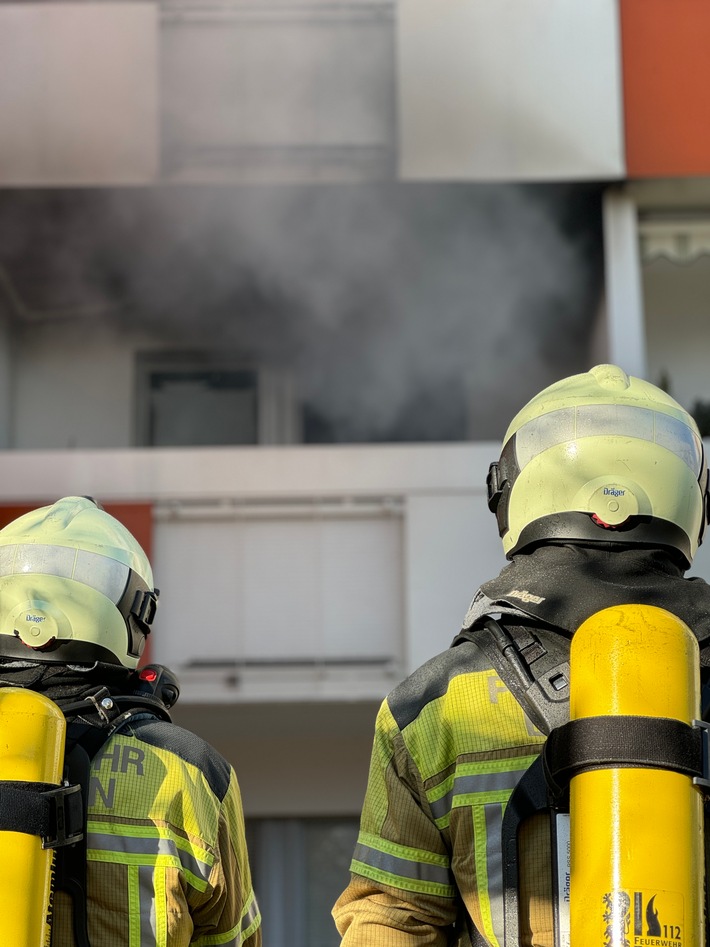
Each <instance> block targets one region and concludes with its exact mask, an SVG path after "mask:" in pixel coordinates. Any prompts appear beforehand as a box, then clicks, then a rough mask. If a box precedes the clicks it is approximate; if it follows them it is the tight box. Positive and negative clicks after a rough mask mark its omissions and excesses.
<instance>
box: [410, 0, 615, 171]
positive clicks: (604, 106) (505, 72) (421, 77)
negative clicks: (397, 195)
mask: <svg viewBox="0 0 710 947" xmlns="http://www.w3.org/2000/svg"><path fill="white" fill-rule="evenodd" d="M617 6H618V4H617V0H597V2H595V3H569V2H568V0H504V2H501V0H458V2H456V3H444V4H442V3H431V0H403V2H401V3H400V4H399V5H398V27H397V45H398V51H399V59H398V68H399V75H398V95H399V118H400V126H399V127H400V133H401V137H400V169H401V176H402V177H403V178H407V179H435V180H442V179H443V180H447V179H459V180H469V181H470V180H537V179H540V180H560V179H575V180H580V179H589V178H591V179H604V178H617V177H620V176H623V170H624V157H623V144H622V120H621V92H620V89H621V75H620V63H619V52H618V48H619V38H618V22H617V20H618V10H617Z"/></svg>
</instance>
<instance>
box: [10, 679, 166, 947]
mask: <svg viewBox="0 0 710 947" xmlns="http://www.w3.org/2000/svg"><path fill="white" fill-rule="evenodd" d="M125 691H126V692H125V693H121V694H115V693H113V692H112V690H111V689H109V688H108V687H106V686H97V687H95V688H93V689H91V691H90V692H89V693H88V694H85V695H84V696H82V697H81V698H79V699H76V700H69V701H66V700H57V704H58V705H59V707H60V709H61V710H62V712H63V713H64V715H65V717H66V720H67V732H66V744H65V754H64V778H63V784H62V785H61V786H59V787H57V786H54V785H51V784H46V783H33V782H22V781H10V780H3V781H0V830H2V831H11V832H25V833H28V834H30V835H38V836H40V837H41V839H42V848H45V849H46V848H52V849H55V850H56V854H57V859H56V865H55V888H56V890H60V891H64V892H65V893H66V894H68V895H69V897H70V898H71V900H72V905H73V911H72V914H73V927H74V938H75V941H76V944H77V947H91V944H90V941H89V935H88V926H87V914H86V859H87V850H86V849H87V844H86V822H87V812H88V788H89V779H90V773H91V762H92V760H93V759H94V757H95V756H96V755H97V754H98V753H99V751H100V750H101V748H102V746H103V745H104V744H105V743H106V742H107V741H108V740H109V739H110V738H111V737H112V736H113V735H114V734H116V733H118V732H120V731H121V730H122V729H123V728H124V727H126V726H127V725H128V724H129V723H131V722H133V721H136V720H138V719H145V718H154V719H157V720H167V721H170V720H171V717H170V708H171V707H172V706H173V705H174V704H175V702H176V701H177V699H178V697H179V695H180V687H179V683H178V680H177V678H176V677H175V675H174V674H173V673H172V671H170V670H169V669H168V668H166V667H164V666H163V665H160V664H148V665H144V666H143V667H140V668H137V669H136V670H135V671H133V672H132V673H131V674H130V676H129V677H128V681H127V684H126V687H125Z"/></svg>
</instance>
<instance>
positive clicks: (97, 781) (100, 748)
mask: <svg viewBox="0 0 710 947" xmlns="http://www.w3.org/2000/svg"><path fill="white" fill-rule="evenodd" d="M157 601H158V592H157V590H156V589H154V587H153V576H152V570H151V566H150V563H149V562H148V559H147V557H146V555H145V553H144V551H143V549H142V548H141V547H140V545H139V544H138V542H137V541H136V540H135V538H134V537H133V535H132V534H131V533H130V532H129V531H128V530H127V529H125V527H124V526H123V525H122V524H121V523H119V522H118V520H116V519H115V518H114V517H112V516H110V515H109V514H108V513H106V512H105V511H104V510H103V509H102V508H101V507H100V506H99V505H98V504H97V503H95V502H94V501H93V500H92V499H91V498H87V497H65V498H63V499H61V500H59V501H58V502H56V503H54V504H53V505H51V506H47V507H43V508H41V509H37V510H34V511H33V512H30V513H27V514H25V515H23V516H20V517H19V518H18V519H16V520H15V521H14V522H12V523H10V524H9V525H8V526H6V527H5V528H4V529H2V530H0V713H2V708H3V707H5V706H9V707H10V708H11V709H12V710H13V712H14V711H15V710H16V702H13V700H10V701H9V702H8V703H7V704H4V703H3V698H4V697H6V696H7V697H13V698H16V697H18V696H19V697H22V695H23V694H25V695H27V696H28V697H29V698H30V700H31V699H32V695H33V694H34V695H35V696H36V695H40V696H41V697H42V698H48V699H49V700H48V701H47V700H45V704H48V705H49V706H50V707H51V706H52V705H56V707H58V708H59V711H60V714H59V715H60V717H62V716H63V717H64V718H65V720H66V741H65V746H64V761H65V770H64V777H65V782H66V783H67V784H68V785H74V786H75V788H76V787H77V786H78V787H79V789H78V790H77V792H76V793H74V794H73V795H72V797H71V800H70V799H69V797H68V800H67V802H66V804H65V805H66V809H63V810H62V813H63V815H62V818H61V819H57V818H56V817H55V818H54V821H53V825H54V828H53V829H52V830H49V829H44V828H41V827H40V828H35V830H34V831H36V832H37V834H39V835H41V836H42V838H43V839H44V840H45V842H46V841H47V839H46V838H45V832H47V833H48V834H49V835H53V836H56V837H54V838H53V839H52V841H51V843H50V847H51V846H56V847H55V852H56V865H55V871H54V891H53V895H52V898H51V900H50V904H49V910H48V911H47V913H48V915H51V918H50V919H51V944H52V947H120V945H126V947H129V945H130V947H188V945H194V947H197V945H203V947H207V945H209V947H216V945H225V947H226V945H229V947H260V944H261V926H260V915H259V910H258V906H257V903H256V900H255V897H254V892H253V890H252V882H251V874H250V867H249V862H248V857H247V849H246V843H245V836H244V818H243V812H242V804H241V796H240V791H239V786H238V783H237V778H236V775H235V773H234V770H233V769H232V767H231V766H230V764H229V763H228V762H226V760H224V759H223V758H222V757H221V756H220V755H219V754H218V753H217V752H216V751H215V750H214V749H213V748H212V747H211V746H210V745H209V744H207V743H205V741H203V740H202V739H201V738H199V737H197V736H196V735H194V734H192V733H190V732H189V731H186V730H184V729H182V728H180V727H178V726H176V725H174V724H173V723H172V722H171V721H170V713H169V709H170V707H171V706H172V704H173V703H174V702H175V700H176V699H177V697H178V693H179V687H178V683H177V680H176V679H175V677H174V676H173V675H172V674H171V673H170V672H169V671H168V670H167V669H166V668H163V667H161V666H159V665H146V666H144V667H141V668H139V667H138V663H139V658H140V656H141V653H142V651H143V648H144V644H145V641H146V636H147V635H148V633H149V632H150V626H151V623H152V621H153V617H154V615H155V610H156V606H157ZM50 702H51V703H50ZM20 704H22V706H21V707H20V710H19V713H20V714H22V713H25V712H26V706H27V705H26V702H24V703H23V702H22V701H20ZM62 725H63V721H62ZM5 726H6V731H8V732H9V731H10V730H12V728H13V724H12V721H10V723H9V724H5ZM6 731H4V732H6ZM14 732H15V731H13V733H14ZM18 740H19V738H18ZM18 740H15V742H18ZM3 743H4V744H6V747H7V743H6V740H5V738H3ZM0 757H1V754H0ZM0 778H1V779H2V780H4V781H7V780H12V778H13V777H12V775H11V774H9V773H8V772H7V766H5V765H3V767H2V770H0ZM14 778H15V779H27V777H26V776H24V775H19V776H15V777H14ZM55 781H56V780H55ZM17 786H18V784H17V783H8V782H3V781H0V823H1V824H0V829H2V830H6V831H0V852H6V851H7V849H6V848H5V849H4V848H3V847H2V846H3V844H4V843H3V839H4V838H5V839H7V838H9V839H12V837H13V831H12V830H13V828H14V827H15V825H14V824H13V819H15V818H17V819H20V818H23V817H24V816H23V811H24V810H25V809H26V810H27V812H28V813H30V815H29V816H28V818H30V816H31V814H32V811H33V807H34V806H36V804H37V803H38V801H43V800H42V798H41V794H40V795H39V796H37V797H33V795H32V793H31V792H30V793H28V794H27V796H26V799H27V801H26V803H24V802H20V803H17V798H18V797H16V796H15V797H13V796H10V797H9V799H10V804H9V803H8V797H7V796H6V794H7V793H8V792H10V793H11V792H12V791H13V790H16V789H17ZM23 788H25V787H23V786H20V789H23ZM23 798H25V797H23ZM74 799H83V803H82V804H80V805H79V808H78V810H76V811H74V814H72V811H73V810H72V805H73V800H74ZM38 811H39V810H38ZM37 819H39V816H37ZM30 821H31V820H30ZM50 821H51V820H50ZM20 831H22V832H32V831H33V829H32V828H27V827H25V828H22V829H20ZM14 834H15V837H17V838H21V837H22V836H20V835H19V834H18V833H14ZM8 844H9V843H8ZM32 897H34V893H33V892H30V891H28V892H26V898H27V899H28V900H30V899H32ZM40 907H41V906H40ZM6 922H10V923H11V922H12V919H7V918H6V920H5V921H0V932H2V931H4V930H5V928H3V927H2V924H3V923H6ZM23 942H24V941H23ZM8 943H9V941H8ZM27 943H29V941H27ZM46 943H48V941H47V942H46Z"/></svg>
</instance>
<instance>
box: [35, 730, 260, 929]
mask: <svg viewBox="0 0 710 947" xmlns="http://www.w3.org/2000/svg"><path fill="white" fill-rule="evenodd" d="M87 842H88V852H87V859H88V864H87V916H88V928H89V938H90V940H91V945H92V947H188V945H191V947H207V945H209V947H217V945H225V947H259V945H260V944H261V929H260V915H259V910H258V907H257V904H256V901H255V898H254V892H253V890H252V884H251V875H250V870H249V863H248V859H247V851H246V843H245V839H244V817H243V812H242V804H241V796H240V792H239V786H238V784H237V779H236V776H235V773H234V770H233V769H232V768H231V767H230V766H229V764H228V763H227V762H226V761H225V760H224V759H223V758H222V757H221V756H220V755H219V754H218V753H217V752H216V751H215V750H214V749H213V748H212V747H211V746H209V745H208V744H207V743H205V742H204V741H203V740H202V739H200V738H199V737H197V736H195V735H194V734H192V733H190V732H188V731H186V730H183V729H182V728H180V727H177V726H175V725H174V724H171V723H167V722H165V721H158V720H152V719H151V720H147V719H144V720H139V721H137V722H135V723H134V724H133V725H132V726H131V727H130V728H128V727H125V728H124V729H123V730H121V732H120V733H118V734H116V735H114V736H113V737H112V738H111V739H110V740H109V741H108V742H107V743H106V744H105V745H104V746H103V747H102V749H101V751H100V752H99V754H98V755H97V757H96V758H95V759H94V761H93V764H92V770H91V781H90V784H89V813H88V833H87ZM52 947H74V940H73V936H72V933H71V908H70V902H69V901H68V899H67V898H66V896H65V895H63V894H62V893H61V892H60V893H58V894H57V897H56V899H55V917H54V922H53V935H52Z"/></svg>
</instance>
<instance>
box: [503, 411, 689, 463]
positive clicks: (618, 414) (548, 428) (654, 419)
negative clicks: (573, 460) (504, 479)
mask: <svg viewBox="0 0 710 947" xmlns="http://www.w3.org/2000/svg"><path fill="white" fill-rule="evenodd" d="M584 437H634V438H639V439H641V440H645V441H649V442H650V443H652V444H657V445H658V446H659V447H665V448H666V449H667V450H669V451H670V452H671V453H672V454H675V456H676V457H679V458H680V459H681V460H683V461H684V462H685V463H686V464H687V466H688V467H689V468H690V469H691V470H692V471H693V474H694V475H695V477H696V478H699V477H700V475H701V473H702V471H703V445H702V441H701V440H700V438H699V437H698V435H697V434H696V433H695V431H694V430H693V429H692V428H691V427H689V426H688V425H687V424H685V423H684V422H683V421H681V420H680V419H678V418H674V417H672V416H671V415H668V414H663V413H662V412H659V411H653V410H651V409H650V408H637V407H634V406H631V405H616V404H591V405H580V406H578V407H569V408H560V409H559V410H558V411H551V412H550V413H549V414H545V415H542V416H541V417H539V418H534V419H533V420H531V421H528V422H527V424H524V425H523V426H522V427H521V428H520V429H519V430H518V431H516V433H515V456H516V459H517V462H518V467H519V469H520V470H522V469H523V467H525V466H526V464H528V463H530V461H531V460H533V458H535V457H537V456H538V454H541V453H542V452H543V451H545V450H548V449H549V448H550V447H554V446H555V445H557V444H564V443H565V442H567V441H576V440H580V439H581V438H584Z"/></svg>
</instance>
